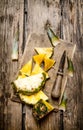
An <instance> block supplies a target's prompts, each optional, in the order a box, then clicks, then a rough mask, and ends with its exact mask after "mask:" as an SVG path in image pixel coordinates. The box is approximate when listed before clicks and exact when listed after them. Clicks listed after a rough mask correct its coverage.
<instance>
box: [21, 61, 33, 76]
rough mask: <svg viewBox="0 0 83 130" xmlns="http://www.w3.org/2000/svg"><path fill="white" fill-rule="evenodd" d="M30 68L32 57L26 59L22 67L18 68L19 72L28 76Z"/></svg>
mask: <svg viewBox="0 0 83 130" xmlns="http://www.w3.org/2000/svg"><path fill="white" fill-rule="evenodd" d="M31 70H32V59H31V60H29V61H28V63H26V64H25V65H24V66H23V67H22V69H21V70H20V72H21V74H24V75H27V76H30V74H31Z"/></svg>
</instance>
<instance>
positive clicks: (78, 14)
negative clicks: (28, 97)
mask: <svg viewBox="0 0 83 130" xmlns="http://www.w3.org/2000/svg"><path fill="white" fill-rule="evenodd" d="M82 8H83V2H82V0H26V10H25V12H26V18H25V21H24V1H23V0H15V1H13V0H0V130H21V129H22V124H23V122H22V121H23V120H24V122H25V123H24V125H25V129H26V130H43V129H45V130H59V113H55V112H53V113H51V114H50V115H49V116H48V117H46V118H45V119H43V120H41V121H40V122H39V123H37V122H36V121H35V120H34V118H33V117H32V115H31V108H30V107H28V106H26V105H24V106H23V107H22V105H21V104H18V103H14V102H12V101H11V100H10V99H11V95H12V92H13V91H12V87H11V81H12V80H14V79H15V76H16V73H17V71H18V69H19V67H20V62H21V60H22V48H23V46H22V44H23V42H26V40H27V37H28V35H29V33H30V32H31V33H36V34H37V35H40V34H43V35H44V36H45V37H47V34H46V32H45V29H44V25H45V23H46V21H47V20H49V21H50V23H51V25H52V29H53V30H54V32H55V34H57V35H58V36H60V37H61V38H62V39H64V40H68V41H69V42H73V43H75V44H76V45H77V50H76V52H75V56H74V58H73V61H74V65H75V73H74V77H73V78H68V82H67V86H66V92H67V95H68V102H67V110H66V112H65V113H64V126H65V130H82V126H83V44H82V42H83V29H82V28H83V27H82V26H83V22H82V21H83V9H82ZM17 21H19V29H20V34H19V60H18V62H12V60H11V48H12V41H13V36H14V35H13V32H14V26H16V23H17ZM24 24H26V26H25V29H24V28H23V27H24ZM15 30H16V29H15ZM23 30H24V32H23ZM23 33H24V36H25V35H26V36H25V37H24V36H23ZM24 38H25V40H24ZM37 44H39V43H37ZM31 45H32V44H31ZM56 51H57V50H56ZM32 52H33V50H32V49H30V54H32ZM27 57H28V53H27ZM23 64H24V62H23ZM50 74H51V76H53V74H52V73H51V72H50ZM48 86H49V84H48ZM49 87H50V86H49ZM47 94H48V95H49V93H48V92H47ZM22 111H23V112H24V118H23V120H22V117H23V116H22ZM30 117H31V118H30Z"/></svg>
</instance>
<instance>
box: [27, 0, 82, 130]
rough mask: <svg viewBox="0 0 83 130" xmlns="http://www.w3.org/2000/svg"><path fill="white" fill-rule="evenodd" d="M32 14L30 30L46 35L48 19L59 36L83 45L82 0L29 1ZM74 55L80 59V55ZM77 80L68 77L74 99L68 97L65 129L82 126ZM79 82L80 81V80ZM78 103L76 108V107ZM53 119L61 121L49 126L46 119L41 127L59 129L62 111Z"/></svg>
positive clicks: (70, 93) (29, 9)
mask: <svg viewBox="0 0 83 130" xmlns="http://www.w3.org/2000/svg"><path fill="white" fill-rule="evenodd" d="M35 9H36V10H35ZM28 14H29V15H28V27H27V28H28V31H31V32H36V33H37V34H41V33H43V34H44V35H46V33H45V31H44V28H43V27H44V25H45V23H46V21H47V19H48V20H49V21H50V23H51V24H52V28H53V30H54V31H55V32H56V34H58V36H61V37H62V38H63V39H65V40H68V41H72V42H73V43H76V44H77V46H79V47H80V48H81V47H82V44H81V41H82V2H81V1H80V0H77V1H73V0H61V1H58V0H55V1H53V0H48V1H43V0H42V1H38V0H36V1H34V0H33V1H29V0H28ZM78 19H79V20H78ZM79 27H80V28H79ZM79 38H80V41H79ZM76 55H78V52H76ZM74 58H76V56H75V57H74ZM78 59H79V62H81V60H82V59H80V58H79V57H78ZM74 62H75V63H74V64H76V65H77V66H78V64H77V61H74ZM81 68H82V67H81ZM76 73H77V72H76ZM77 75H78V74H77ZM75 80H76V78H75V79H74V80H73V79H70V78H69V79H68V84H67V90H66V91H67V93H68V96H69V97H70V96H71V98H72V100H71V101H70V99H69V98H68V110H67V111H66V113H65V114H64V116H65V117H64V123H65V129H69V130H70V129H78V130H79V129H80V128H81V126H82V121H81V120H80V119H81V118H82V117H80V114H79V113H82V106H81V107H79V104H80V103H77V104H76V99H75V97H74V96H73V95H75V94H76V97H79V96H78V94H77V93H75V94H74V89H73V91H72V88H73V86H74V82H75ZM81 81H82V78H81ZM69 84H70V85H69ZM77 84H79V80H78V83H77ZM69 86H71V89H70V88H69ZM75 91H78V90H77V88H75ZM79 93H80V92H79ZM81 98H82V97H81ZM74 105H75V108H76V109H73V108H74ZM70 106H71V108H70ZM72 114H74V116H72ZM54 115H55V114H54ZM53 119H54V120H55V121H56V122H57V123H56V126H55V125H54V127H52V126H53V125H52V126H51V124H50V126H51V127H49V123H47V122H48V121H47V120H46V121H43V122H41V129H43V128H42V126H44V127H45V129H53V128H54V129H58V128H59V114H58V117H56V115H55V116H54V117H53ZM49 120H50V121H51V120H52V117H51V116H50V119H49ZM72 120H73V121H72ZM78 120H79V121H78ZM50 121H49V122H50ZM53 122H54V121H53ZM44 123H45V124H46V125H45V124H44ZM77 124H78V125H77Z"/></svg>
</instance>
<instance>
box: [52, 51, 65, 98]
mask: <svg viewBox="0 0 83 130" xmlns="http://www.w3.org/2000/svg"><path fill="white" fill-rule="evenodd" d="M65 58H66V51H64V52H63V54H62V57H61V60H60V64H59V69H58V72H57V77H56V80H55V82H54V85H53V88H52V92H51V96H52V98H57V99H58V98H59V97H60V94H61V85H62V79H63V73H64V65H65Z"/></svg>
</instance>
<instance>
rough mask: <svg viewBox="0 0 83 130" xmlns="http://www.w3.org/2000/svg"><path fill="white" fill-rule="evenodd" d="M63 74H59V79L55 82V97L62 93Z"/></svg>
mask: <svg viewBox="0 0 83 130" xmlns="http://www.w3.org/2000/svg"><path fill="white" fill-rule="evenodd" d="M62 78H63V76H62V75H57V79H56V80H55V83H54V85H53V89H52V93H51V95H52V97H53V98H59V97H60V94H61V84H62Z"/></svg>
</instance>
